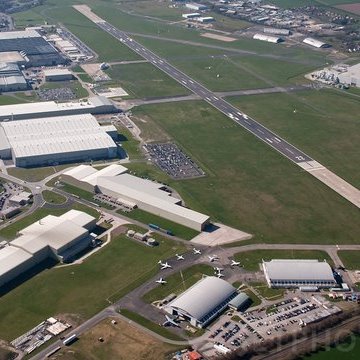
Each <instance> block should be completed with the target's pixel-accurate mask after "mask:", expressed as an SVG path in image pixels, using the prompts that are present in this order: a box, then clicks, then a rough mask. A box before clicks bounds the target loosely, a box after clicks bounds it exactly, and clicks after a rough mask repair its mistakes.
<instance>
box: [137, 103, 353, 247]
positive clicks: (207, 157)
mask: <svg viewBox="0 0 360 360" xmlns="http://www.w3.org/2000/svg"><path fill="white" fill-rule="evenodd" d="M263 111H266V110H263ZM133 113H134V114H135V115H136V116H137V117H141V116H143V115H144V116H146V119H148V120H149V119H151V120H152V121H154V122H155V123H156V124H158V125H159V126H161V127H162V128H163V129H164V131H165V132H166V133H167V134H169V135H170V136H171V137H173V138H174V139H176V141H177V143H178V144H179V145H180V146H181V148H183V149H184V151H185V152H186V153H187V154H189V156H191V157H192V159H193V160H195V161H196V162H197V163H198V164H199V166H201V167H202V168H203V169H204V170H205V172H206V174H207V176H206V177H204V178H201V179H195V180H186V181H177V182H176V181H173V180H169V181H168V183H169V185H170V186H173V187H174V188H175V189H176V190H178V191H179V193H180V195H181V196H182V197H183V198H184V200H185V202H186V204H187V205H188V206H189V207H190V208H192V209H194V210H198V211H201V212H203V213H205V214H208V215H210V216H211V218H212V220H213V221H219V222H223V223H225V224H227V225H230V226H234V227H236V228H239V229H242V230H244V231H246V232H249V233H252V234H255V235H256V238H257V239H258V240H259V241H264V242H275V243H315V244H316V243H333V244H337V243H357V242H358V234H359V232H360V218H359V216H360V215H359V212H358V211H357V209H356V208H355V207H353V206H352V205H351V204H349V203H348V202H347V201H346V200H345V199H343V198H341V197H340V196H338V195H337V194H336V193H335V192H333V191H332V190H330V189H328V188H327V187H325V186H324V185H323V184H321V183H320V182H319V181H317V180H316V179H315V178H313V177H312V176H311V175H309V174H306V173H304V172H301V171H300V170H299V169H298V168H297V167H296V166H294V165H293V164H291V163H290V162H289V161H288V160H287V159H285V158H283V157H281V156H280V155H279V154H277V153H276V152H274V151H273V150H271V149H269V147H268V146H266V145H265V144H263V143H262V142H260V141H258V140H256V139H255V138H254V137H253V136H252V135H251V134H249V133H247V132H246V131H245V130H243V129H242V128H240V127H238V126H236V125H235V124H234V123H233V122H232V121H230V120H229V119H227V118H226V117H225V116H224V115H222V114H220V113H218V112H217V111H216V110H214V109H212V108H211V107H210V106H208V105H207V104H205V103H203V102H196V101H194V102H182V103H169V104H161V105H160V104H157V105H154V106H152V105H151V106H143V107H139V108H137V109H136V110H135V111H133ZM169 114H171V116H169ZM138 124H140V123H139V122H138ZM136 165H137V169H136V171H137V174H138V175H142V174H149V173H151V174H152V175H154V177H155V176H156V173H157V170H156V169H155V168H154V169H155V170H149V166H145V167H144V172H143V173H142V172H141V164H136ZM155 178H156V177H155ZM335 218H336V219H337V221H334V220H333V219H335Z"/></svg>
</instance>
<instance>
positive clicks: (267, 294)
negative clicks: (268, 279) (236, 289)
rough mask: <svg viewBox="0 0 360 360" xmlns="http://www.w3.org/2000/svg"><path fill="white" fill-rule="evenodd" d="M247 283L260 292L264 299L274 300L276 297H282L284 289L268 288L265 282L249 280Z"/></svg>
mask: <svg viewBox="0 0 360 360" xmlns="http://www.w3.org/2000/svg"><path fill="white" fill-rule="evenodd" d="M249 285H250V286H251V287H253V288H254V289H255V290H256V291H257V292H258V293H259V294H260V296H262V297H264V298H265V299H266V300H275V299H277V298H280V297H283V296H284V293H285V289H272V288H269V287H268V286H267V284H266V283H257V282H251V283H249Z"/></svg>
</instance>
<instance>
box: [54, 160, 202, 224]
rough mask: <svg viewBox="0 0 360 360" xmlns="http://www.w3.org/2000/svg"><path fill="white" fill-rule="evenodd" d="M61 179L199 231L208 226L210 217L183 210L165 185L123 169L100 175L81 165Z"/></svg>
mask: <svg viewBox="0 0 360 360" xmlns="http://www.w3.org/2000/svg"><path fill="white" fill-rule="evenodd" d="M61 179H62V180H63V181H64V182H68V183H70V184H72V185H74V186H78V187H80V188H83V189H86V190H87V191H92V192H96V193H101V194H104V195H107V196H109V197H111V198H113V199H115V200H116V202H118V203H124V204H126V205H127V206H128V207H132V208H134V207H138V208H139V209H142V210H144V211H147V212H149V213H151V214H154V215H157V216H160V217H163V218H165V219H168V220H171V221H173V222H176V223H178V224H181V225H184V226H186V227H189V228H191V229H194V230H197V231H202V230H203V229H204V227H205V226H206V225H207V224H208V222H209V216H207V215H204V214H201V213H199V212H197V211H194V210H191V209H188V208H186V207H183V206H181V200H180V199H178V198H176V197H173V196H171V194H170V193H169V192H167V191H164V190H166V188H165V186H164V185H163V184H160V183H157V182H154V181H150V180H145V179H141V178H139V177H136V176H133V175H130V174H127V169H126V168H125V167H124V166H121V165H111V166H108V167H107V168H104V169H102V170H100V171H98V170H96V169H94V168H92V167H91V166H88V165H80V166H78V167H76V168H73V169H70V170H68V171H66V172H64V173H63V174H62V176H61Z"/></svg>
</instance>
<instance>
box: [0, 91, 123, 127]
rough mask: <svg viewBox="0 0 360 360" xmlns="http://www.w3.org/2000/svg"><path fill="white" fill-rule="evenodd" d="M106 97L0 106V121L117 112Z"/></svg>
mask: <svg viewBox="0 0 360 360" xmlns="http://www.w3.org/2000/svg"><path fill="white" fill-rule="evenodd" d="M118 111H119V110H118V109H117V108H116V107H115V105H114V104H113V103H112V102H111V101H110V100H109V99H107V98H106V97H103V96H92V97H90V98H89V99H88V100H85V101H69V102H61V103H58V102H55V101H44V102H38V103H25V104H15V105H3V106H0V121H3V120H7V121H11V120H21V119H34V118H42V117H52V116H67V115H75V114H89V113H90V114H107V113H114V112H118Z"/></svg>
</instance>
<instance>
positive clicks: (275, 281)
mask: <svg viewBox="0 0 360 360" xmlns="http://www.w3.org/2000/svg"><path fill="white" fill-rule="evenodd" d="M262 268H263V271H264V274H265V278H266V281H267V283H268V285H269V287H271V288H298V287H304V286H306V287H317V288H331V287H334V286H336V284H337V283H336V280H335V279H334V274H333V271H332V269H331V267H330V265H329V264H328V263H327V262H326V261H322V262H320V261H318V260H271V261H263V263H262Z"/></svg>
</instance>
